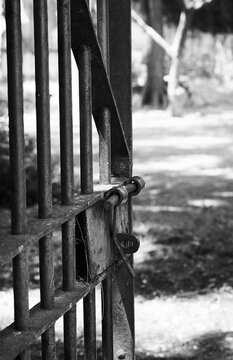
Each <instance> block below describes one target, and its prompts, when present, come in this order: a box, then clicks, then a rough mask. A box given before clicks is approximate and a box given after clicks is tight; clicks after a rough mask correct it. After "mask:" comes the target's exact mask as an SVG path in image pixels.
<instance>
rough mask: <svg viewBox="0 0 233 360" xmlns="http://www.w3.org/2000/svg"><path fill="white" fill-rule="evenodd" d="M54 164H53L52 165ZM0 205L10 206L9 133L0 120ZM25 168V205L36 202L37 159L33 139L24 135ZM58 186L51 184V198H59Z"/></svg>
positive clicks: (56, 199)
mask: <svg viewBox="0 0 233 360" xmlns="http://www.w3.org/2000/svg"><path fill="white" fill-rule="evenodd" d="M54 165H55V164H53V167H54ZM0 168H1V172H0V206H1V207H4V208H9V207H10V202H11V183H10V178H11V174H10V158H9V134H8V128H7V126H6V124H5V123H1V122H0ZM25 169H26V190H27V206H32V205H34V204H36V202H37V159H36V149H35V139H34V138H33V137H32V136H30V135H25ZM59 192H60V186H59V184H58V183H54V184H53V199H54V200H55V201H58V200H59Z"/></svg>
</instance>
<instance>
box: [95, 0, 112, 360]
mask: <svg viewBox="0 0 233 360" xmlns="http://www.w3.org/2000/svg"><path fill="white" fill-rule="evenodd" d="M108 5H109V2H108V0H97V36H98V41H99V44H100V48H101V52H102V57H103V61H104V65H105V69H106V72H107V75H108V76H109V7H108ZM99 116H100V118H99V120H98V123H99V159H100V160H99V168H100V183H103V184H106V183H110V182H111V112H110V110H109V109H108V108H107V107H104V108H101V109H100V111H99ZM102 289H103V290H102V292H101V301H102V351H103V360H108V359H112V358H113V323H112V275H111V274H110V275H109V276H107V277H106V279H104V280H103V282H102Z"/></svg>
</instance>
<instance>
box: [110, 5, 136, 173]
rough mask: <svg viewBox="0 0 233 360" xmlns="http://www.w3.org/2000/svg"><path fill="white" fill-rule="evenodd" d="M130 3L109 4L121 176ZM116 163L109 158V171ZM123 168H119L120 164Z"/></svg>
mask: <svg viewBox="0 0 233 360" xmlns="http://www.w3.org/2000/svg"><path fill="white" fill-rule="evenodd" d="M130 14H131V1H130V0H120V1H117V2H116V1H114V0H109V40H110V41H109V52H110V80H111V86H112V89H113V93H114V96H115V99H116V103H117V107H118V110H119V114H120V118H121V121H122V125H123V129H124V134H125V137H126V141H127V145H128V148H129V157H128V159H126V158H125V160H124V159H123V163H124V162H125V176H127V177H131V173H132V104H131V98H132V96H131V83H132V82H131V15H130ZM115 163H116V164H117V163H118V160H117V157H115V158H112V168H114V167H115V166H116V165H115ZM122 166H123V164H122Z"/></svg>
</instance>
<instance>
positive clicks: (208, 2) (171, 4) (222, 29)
mask: <svg viewBox="0 0 233 360" xmlns="http://www.w3.org/2000/svg"><path fill="white" fill-rule="evenodd" d="M139 3H141V4H142V3H143V1H142V0H134V4H135V6H137V8H138V4H139ZM184 5H185V6H186V7H187V8H188V9H191V8H195V14H194V17H193V21H192V26H191V28H192V29H196V30H201V31H204V32H211V33H212V34H218V33H232V32H233V22H232V18H233V2H232V0H184V1H182V0H174V1H170V0H162V9H163V15H164V18H165V22H166V23H167V24H175V25H177V24H178V22H179V17H180V12H181V10H182V8H183V6H184ZM142 8H143V7H142Z"/></svg>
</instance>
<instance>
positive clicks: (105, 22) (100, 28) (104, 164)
mask: <svg viewBox="0 0 233 360" xmlns="http://www.w3.org/2000/svg"><path fill="white" fill-rule="evenodd" d="M108 33H109V17H108V0H97V36H98V41H99V44H100V48H101V52H102V57H103V61H104V65H105V69H106V72H107V74H108V75H109V37H108ZM98 123H99V173H100V183H101V184H109V183H110V182H111V112H110V111H109V109H108V108H107V107H103V108H101V109H100V110H99V120H98Z"/></svg>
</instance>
